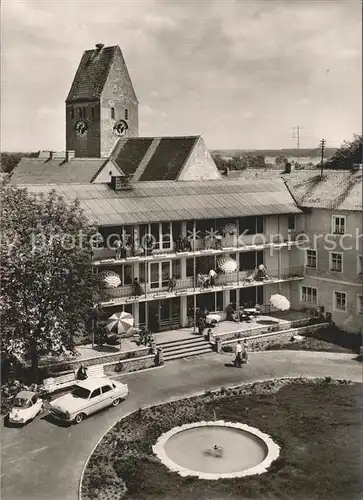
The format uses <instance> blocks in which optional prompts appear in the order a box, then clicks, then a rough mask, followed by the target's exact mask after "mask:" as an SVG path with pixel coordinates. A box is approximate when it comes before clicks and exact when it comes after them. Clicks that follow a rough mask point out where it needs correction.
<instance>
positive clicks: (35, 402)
mask: <svg viewBox="0 0 363 500" xmlns="http://www.w3.org/2000/svg"><path fill="white" fill-rule="evenodd" d="M31 403H32V406H31V414H32V418H34V417H35V416H36V415H37V414H38V413H39V410H40V402H39V397H38V394H34V396H33V397H32V398H31Z"/></svg>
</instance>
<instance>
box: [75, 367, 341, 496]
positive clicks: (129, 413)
mask: <svg viewBox="0 0 363 500" xmlns="http://www.w3.org/2000/svg"><path fill="white" fill-rule="evenodd" d="M148 369H149V370H150V369H151V370H154V368H148ZM125 375H126V374H124V375H122V376H125ZM120 376H121V375H119V377H120ZM115 378H116V377H115ZM301 378H303V379H304V380H309V381H313V380H317V379H318V378H319V377H313V376H305V377H301V375H296V376H295V377H293V376H292V377H275V378H274V377H273V378H266V379H263V378H262V379H256V380H251V381H249V382H245V383H241V382H239V383H238V384H230V385H226V386H225V389H227V390H230V389H236V388H239V387H242V386H248V385H251V386H252V385H253V384H258V383H263V382H268V381H271V380H283V381H286V383H289V382H290V381H293V380H300V379H301ZM333 380H334V379H333ZM220 391H221V387H219V388H218V389H210V393H212V394H213V393H219V392H220ZM205 393H206V391H205V390H204V391H197V392H195V393H193V394H191V395H187V396H185V395H184V396H178V397H176V398H170V399H166V400H164V401H162V402H158V403H153V404H149V405H145V406H143V407H142V408H143V409H148V408H153V407H157V406H162V405H165V404H167V403H175V402H177V401H182V400H183V399H191V398H196V397H198V396H203V395H205ZM137 411H138V410H137V409H136V410H133V411H130V412H128V413H126V414H125V415H123V416H122V417H120V418H118V419H117V420H116V421H115V422H114V423H113V424H112V425H110V427H108V429H107V430H106V431H105V432H104V433H103V434H102V436H101V437H100V438H99V439H98V441H97V443H96V444H95V445H94V447H93V448H92V451H91V453H90V454H89V456H88V458H87V460H86V462H85V464H84V466H83V469H82V473H81V477H80V480H79V487H78V500H82V483H83V476H84V473H85V471H86V469H87V466H88V463H89V461H90V459H91V457H92V455H93V453H94V451H95V450H96V448H97V446H98V445H99V444H100V443H101V441H102V439H103V438H104V437H105V436H106V434H108V433H109V432H110V431H111V430H112V429H113V428H114V427H115V425H116V424H117V423H118V422H121V420H124V419H125V418H127V417H129V416H130V415H132V414H133V413H136V412H137Z"/></svg>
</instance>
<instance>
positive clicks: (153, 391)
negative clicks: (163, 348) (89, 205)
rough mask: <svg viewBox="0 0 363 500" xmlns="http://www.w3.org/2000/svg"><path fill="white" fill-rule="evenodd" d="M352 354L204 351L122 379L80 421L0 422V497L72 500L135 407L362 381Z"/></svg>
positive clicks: (33, 499)
mask: <svg viewBox="0 0 363 500" xmlns="http://www.w3.org/2000/svg"><path fill="white" fill-rule="evenodd" d="M353 357H354V356H353V355H351V354H337V353H317V352H306V351H266V352H258V353H251V354H250V363H249V364H248V365H245V366H244V367H243V368H242V369H236V368H233V367H228V366H225V365H226V364H229V363H231V361H232V359H233V357H232V355H226V354H215V353H213V354H207V355H203V356H201V357H193V358H188V359H187V360H177V361H171V362H168V363H166V365H165V367H163V368H158V369H154V370H149V371H146V372H139V373H133V374H129V375H124V376H122V377H120V379H121V381H123V382H127V383H128V384H129V388H130V396H129V399H128V400H127V401H125V402H124V403H122V404H121V405H120V406H118V407H117V408H110V409H107V410H105V411H103V412H101V413H99V414H97V415H93V416H92V417H91V418H89V419H87V420H85V421H84V422H82V424H80V425H78V426H71V427H59V426H57V425H55V424H52V423H50V422H48V421H47V420H45V419H41V418H37V419H36V420H35V421H34V422H31V423H30V424H29V425H28V426H25V427H24V428H20V429H19V428H7V427H3V428H2V471H1V473H2V474H1V490H2V491H1V493H2V495H1V497H2V500H77V498H78V483H79V478H80V475H81V471H82V468H83V466H84V463H85V461H86V459H87V457H88V455H89V454H90V452H91V450H92V448H93V446H94V445H95V443H96V442H97V440H98V439H99V438H100V437H101V436H102V435H103V433H104V432H105V431H106V430H107V429H108V428H109V427H110V426H111V425H112V424H113V423H114V422H115V421H116V420H117V419H118V418H120V417H122V416H123V415H124V414H126V413H128V412H130V411H134V410H136V409H138V408H139V407H140V406H143V405H147V404H152V403H157V402H163V401H167V400H170V399H173V398H175V397H176V396H189V395H192V394H193V393H195V392H200V391H204V390H205V389H214V388H218V387H221V386H228V385H236V384H238V383H241V382H249V381H254V380H262V379H269V378H273V377H289V376H300V375H302V376H317V377H320V376H323V377H324V376H332V377H334V378H340V379H342V378H347V379H350V380H354V381H359V382H360V381H361V380H362V365H361V364H360V363H358V362H357V361H354V360H353Z"/></svg>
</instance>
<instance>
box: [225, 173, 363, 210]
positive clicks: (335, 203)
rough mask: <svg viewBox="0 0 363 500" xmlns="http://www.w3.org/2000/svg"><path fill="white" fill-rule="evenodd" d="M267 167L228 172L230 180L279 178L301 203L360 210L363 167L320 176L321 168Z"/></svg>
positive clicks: (332, 208) (311, 206) (301, 204)
mask: <svg viewBox="0 0 363 500" xmlns="http://www.w3.org/2000/svg"><path fill="white" fill-rule="evenodd" d="M282 172H283V171H282V170H280V171H276V170H269V169H261V170H257V169H248V170H241V171H238V172H237V171H235V172H233V173H232V172H230V175H229V176H228V179H229V180H230V181H231V182H234V181H236V180H237V179H238V180H241V179H245V180H246V182H251V180H253V179H255V180H256V181H257V180H261V179H277V178H282V179H284V180H285V181H286V182H287V186H288V188H289V189H290V191H291V194H292V195H293V197H294V198H295V200H296V202H297V203H298V205H299V206H301V207H306V208H325V209H328V210H348V211H349V210H352V211H360V210H362V200H363V193H362V183H363V176H362V170H357V171H355V170H328V169H325V170H324V172H323V178H322V179H321V178H320V170H319V169H317V170H293V171H292V172H291V174H283V173H282Z"/></svg>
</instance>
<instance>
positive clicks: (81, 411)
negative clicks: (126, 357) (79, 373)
mask: <svg viewBox="0 0 363 500" xmlns="http://www.w3.org/2000/svg"><path fill="white" fill-rule="evenodd" d="M128 392H129V389H128V387H127V384H121V383H120V382H115V381H114V380H110V379H108V378H90V379H86V380H82V381H78V382H77V384H76V385H75V386H74V389H73V390H72V392H70V393H69V394H66V395H65V396H62V397H60V398H57V399H55V400H53V401H52V402H51V403H50V414H51V415H52V416H53V417H54V418H55V419H57V420H61V421H64V422H69V423H76V424H79V423H81V422H82V420H84V418H85V417H88V416H89V415H91V414H92V413H95V412H97V411H99V410H101V409H103V408H106V407H107V406H111V405H112V406H117V405H118V404H119V403H120V401H121V400H122V399H125V398H126V396H127V395H128Z"/></svg>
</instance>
